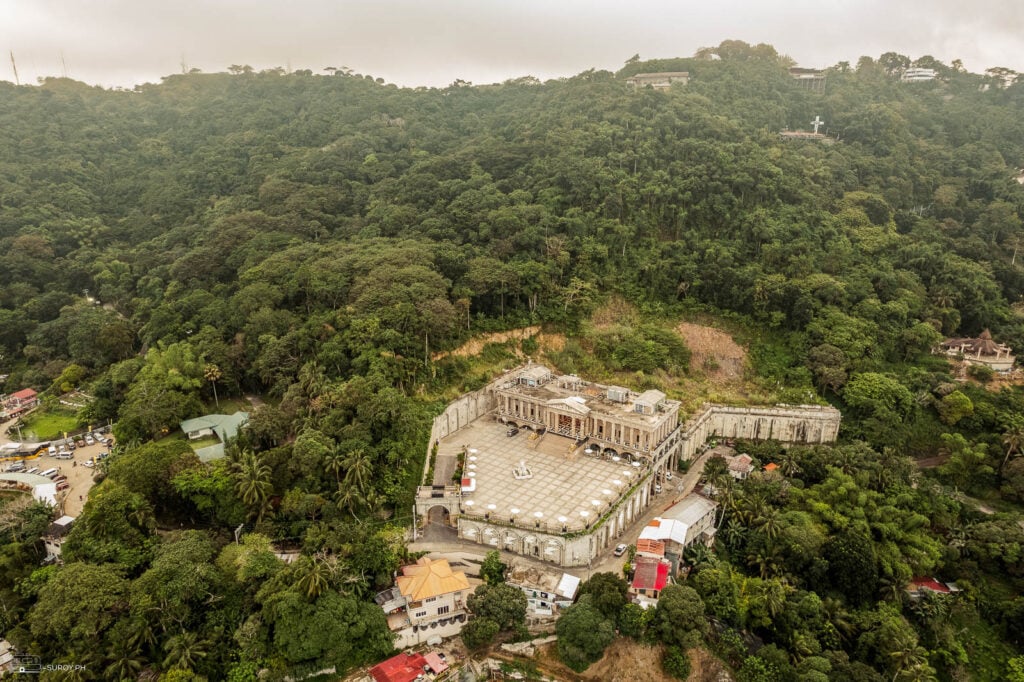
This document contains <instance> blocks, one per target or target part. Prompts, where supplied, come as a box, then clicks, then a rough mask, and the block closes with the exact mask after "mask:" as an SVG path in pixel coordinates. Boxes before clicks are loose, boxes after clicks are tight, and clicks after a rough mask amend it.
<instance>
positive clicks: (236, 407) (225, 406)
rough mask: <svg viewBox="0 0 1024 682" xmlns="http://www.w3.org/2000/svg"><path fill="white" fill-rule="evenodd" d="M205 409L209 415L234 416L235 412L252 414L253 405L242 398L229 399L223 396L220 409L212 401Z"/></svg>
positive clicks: (233, 397) (208, 402) (207, 403)
mask: <svg viewBox="0 0 1024 682" xmlns="http://www.w3.org/2000/svg"><path fill="white" fill-rule="evenodd" d="M205 407H206V410H207V413H208V414H234V413H235V412H252V405H250V404H249V401H248V400H246V399H245V398H243V397H240V396H238V397H235V396H232V397H228V398H225V397H223V396H221V398H220V407H218V406H217V403H215V402H213V401H212V400H211V401H207V402H206V404H205Z"/></svg>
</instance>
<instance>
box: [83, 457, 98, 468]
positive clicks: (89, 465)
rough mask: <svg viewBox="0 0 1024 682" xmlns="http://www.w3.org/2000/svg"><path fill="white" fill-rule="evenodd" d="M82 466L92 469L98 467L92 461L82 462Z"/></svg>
mask: <svg viewBox="0 0 1024 682" xmlns="http://www.w3.org/2000/svg"><path fill="white" fill-rule="evenodd" d="M82 466H85V467H89V468H90V469H91V468H93V467H94V466H96V463H95V462H93V461H92V460H91V459H87V460H85V461H84V462H82Z"/></svg>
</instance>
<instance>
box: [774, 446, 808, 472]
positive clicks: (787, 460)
mask: <svg viewBox="0 0 1024 682" xmlns="http://www.w3.org/2000/svg"><path fill="white" fill-rule="evenodd" d="M775 460H776V462H775V463H776V464H778V465H779V471H780V472H781V473H782V475H783V476H786V477H788V478H792V477H793V476H796V475H797V474H799V473H801V472H802V471H803V469H801V468H800V463H799V462H797V458H796V456H795V455H794V454H793V453H792V452H791V451H789V450H783V451H782V452H781V453H779V454H778V455H777V456H776V457H775Z"/></svg>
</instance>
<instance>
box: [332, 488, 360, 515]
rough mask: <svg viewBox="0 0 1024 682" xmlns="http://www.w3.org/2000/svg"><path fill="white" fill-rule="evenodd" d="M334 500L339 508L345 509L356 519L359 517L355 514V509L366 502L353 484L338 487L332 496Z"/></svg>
mask: <svg viewBox="0 0 1024 682" xmlns="http://www.w3.org/2000/svg"><path fill="white" fill-rule="evenodd" d="M334 501H335V502H337V503H338V508H339V509H341V510H342V511H347V512H348V513H349V514H351V515H352V518H353V519H355V520H356V521H358V520H359V517H357V516H356V509H359V508H360V507H361V506H363V504H365V502H366V500H365V499H363V496H362V495H361V494H360V493H359V491H358V490H356V489H355V487H354V486H342V487H340V488H338V492H337V493H335V496H334Z"/></svg>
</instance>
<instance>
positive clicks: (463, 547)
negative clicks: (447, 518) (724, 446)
mask: <svg viewBox="0 0 1024 682" xmlns="http://www.w3.org/2000/svg"><path fill="white" fill-rule="evenodd" d="M725 452H732V451H731V450H721V449H720V448H715V449H713V450H709V451H707V452H705V453H704V454H703V455H701V456H700V457H698V458H697V459H696V460H694V461H693V464H691V465H690V470H689V471H687V472H686V474H685V475H684V476H683V477H682V478H678V477H677V478H676V479H675V480H674V481H672V482H673V483H674V484H675V487H673V488H668V489H666V490H664V491H662V493H661V494H660V495H656V496H655V497H654V499H653V500H652V502H651V505H650V507H648V508H647V511H646V512H645V513H644V514H643V515H642V516H640V517H639V518H637V520H635V521H634V522H633V523H632V524H631V525H630V526H629V527H627V528H626V530H625V532H624V533H623V534H622V538H621V540H622V542H623V543H625V544H635V543H636V538H637V536H639V535H640V531H641V530H643V528H644V526H646V525H647V524H648V523H650V522H651V519H653V518H654V517H656V516H660V515H661V514H662V513H663V512H664V511H665V510H666V509H668V508H669V507H671V506H672V505H674V504H676V503H677V502H679V501H680V500H682V499H683V498H684V497H686V496H687V495H689V494H690V493H691V492H692V491H693V489H694V487H695V486H696V485H697V481H699V480H700V477H701V474H702V473H703V472H704V464H705V463H706V462H707V460H708V458H709V457H711V456H712V455H714V454H716V453H717V454H724V453H725ZM431 525H433V524H431ZM437 531H442V532H444V533H445V534H448V535H449V536H450V535H451V531H450V530H449V529H433V528H431V527H430V526H428V528H427V530H426V533H425V534H424V537H423V538H421V539H420V540H417V541H416V542H414V543H411V544H410V545H409V551H410V552H430V553H436V554H439V555H443V556H445V557H446V558H451V557H462V558H464V559H465V560H466V561H471V562H475V563H480V562H482V561H483V560H484V556H485V555H486V554H487V552H488V551H490V550H491V549H495V548H493V547H489V546H486V545H479V544H477V543H475V542H467V541H465V540H459V539H458V538H454V537H449V538H443V537H439V536H441V533H439V532H437ZM501 560H502V561H504V562H505V563H507V564H511V563H513V562H515V563H517V564H524V563H525V564H535V565H536V566H538V567H544V568H545V569H547V570H552V569H555V570H557V569H558V567H557V566H556V565H554V564H552V563H551V562H548V561H537V560H536V559H532V558H530V557H527V556H523V555H521V554H513V553H511V552H505V551H502V552H501ZM623 563H624V560H623V558H622V557H616V556H613V555H612V548H608V549H607V550H605V552H604V553H603V554H602V555H601V556H599V557H598V560H597V561H596V562H595V563H594V564H593V565H592V566H590V567H589V568H588V567H587V566H578V567H574V568H563V569H561V570H562V571H564V572H565V573H569V574H570V575H575V576H577V577H578V578H581V579H583V580H586V579H588V578H589V577H590V575H592V574H594V573H601V572H605V571H607V572H611V573H615V574H621V572H622V564H623Z"/></svg>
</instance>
